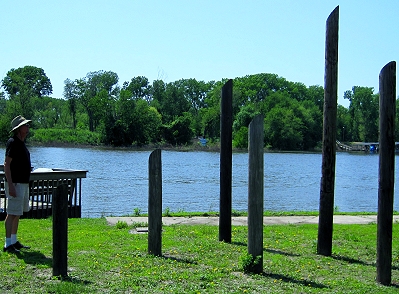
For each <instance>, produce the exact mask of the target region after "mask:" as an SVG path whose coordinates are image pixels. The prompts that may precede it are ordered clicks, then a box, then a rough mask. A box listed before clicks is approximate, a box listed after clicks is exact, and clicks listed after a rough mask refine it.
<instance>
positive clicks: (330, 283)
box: [0, 218, 399, 293]
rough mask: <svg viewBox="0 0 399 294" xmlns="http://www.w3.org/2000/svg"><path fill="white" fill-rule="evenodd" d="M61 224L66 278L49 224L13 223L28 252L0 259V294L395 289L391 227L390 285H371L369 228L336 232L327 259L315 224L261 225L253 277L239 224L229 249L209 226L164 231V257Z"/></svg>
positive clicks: (99, 223) (133, 238)
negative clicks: (258, 269) (259, 262)
mask: <svg viewBox="0 0 399 294" xmlns="http://www.w3.org/2000/svg"><path fill="white" fill-rule="evenodd" d="M1 223H2V224H1V228H0V234H2V236H4V222H1ZM68 227H69V232H68V278H66V279H64V280H60V279H57V278H55V277H52V220H51V219H44V220H31V219H23V220H21V222H20V228H19V233H18V236H19V239H20V241H21V242H22V243H25V244H27V245H30V246H32V249H30V250H25V251H24V252H22V253H20V254H18V255H16V254H8V253H3V252H2V253H1V254H0V264H1V274H0V293H398V291H399V242H398V239H399V224H394V227H393V265H392V282H393V285H392V286H389V287H386V286H381V285H379V284H378V283H376V282H375V278H376V266H375V261H376V231H377V226H376V225H375V224H370V225H335V226H334V241H333V256H332V257H324V256H320V255H317V254H316V245H317V225H284V226H274V225H273V226H265V227H264V255H263V259H264V260H263V268H264V271H263V273H262V274H259V275H253V274H246V273H245V272H244V270H243V268H244V265H245V257H246V254H247V227H233V230H232V243H231V244H228V243H223V242H219V241H218V227H217V226H188V225H176V226H164V227H163V235H162V241H163V246H162V252H163V256H162V257H154V256H151V255H148V254H147V235H146V234H132V233H131V232H130V231H131V230H132V229H133V227H132V226H130V227H129V226H127V224H126V225H124V224H123V223H119V224H118V225H117V226H109V225H107V223H106V220H105V219H104V218H100V219H70V220H69V223H68ZM3 240H4V239H3Z"/></svg>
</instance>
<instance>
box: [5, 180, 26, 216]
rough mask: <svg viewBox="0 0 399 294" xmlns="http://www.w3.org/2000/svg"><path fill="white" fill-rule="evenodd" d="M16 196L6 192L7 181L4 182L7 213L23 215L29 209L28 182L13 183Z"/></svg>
mask: <svg viewBox="0 0 399 294" xmlns="http://www.w3.org/2000/svg"><path fill="white" fill-rule="evenodd" d="M14 185H15V191H16V193H17V197H12V196H10V195H9V193H8V183H7V182H6V183H5V192H6V197H7V214H11V215H23V214H24V212H27V211H29V184H21V183H15V184H14Z"/></svg>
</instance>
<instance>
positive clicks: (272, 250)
mask: <svg viewBox="0 0 399 294" xmlns="http://www.w3.org/2000/svg"><path fill="white" fill-rule="evenodd" d="M231 244H233V245H237V246H247V244H246V243H244V242H231ZM263 251H264V252H268V253H272V254H280V255H284V256H297V257H298V256H301V255H300V254H295V253H289V252H285V251H281V250H276V249H271V248H263Z"/></svg>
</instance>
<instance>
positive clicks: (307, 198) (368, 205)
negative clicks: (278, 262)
mask: <svg viewBox="0 0 399 294" xmlns="http://www.w3.org/2000/svg"><path fill="white" fill-rule="evenodd" d="M0 151H1V152H3V154H4V149H0ZM30 152H31V157H32V165H33V166H34V167H35V168H39V167H45V168H67V169H83V170H88V173H87V178H85V179H82V217H100V216H108V215H116V216H119V215H126V214H132V213H133V212H134V209H135V208H139V209H140V210H141V211H142V212H143V213H145V212H147V208H148V158H149V155H150V153H151V152H150V151H128V150H104V149H94V148H93V149H79V148H50V147H31V148H30ZM264 156H265V157H264V163H265V178H264V186H265V190H264V202H265V203H264V209H265V210H274V211H284V210H285V211H287V210H305V211H317V210H318V209H319V197H320V178H321V159H322V157H321V154H303V153H265V155H264ZM378 160H379V159H378V155H366V154H349V153H337V163H336V183H335V206H336V207H337V208H338V210H339V211H345V212H351V211H369V212H376V211H377V203H378V201H377V199H378ZM219 161H220V158H219V153H214V152H194V151H193V152H176V151H162V180H163V187H162V189H163V210H165V209H166V208H169V209H170V210H171V211H178V210H183V211H204V212H206V211H218V210H219V189H220V187H219V175H220V171H219ZM396 162H397V160H396ZM396 165H398V164H396ZM395 176H396V182H398V181H397V180H398V175H397V173H396V175H395ZM247 185H248V154H247V153H235V154H233V188H232V189H233V190H232V194H233V209H234V210H247V206H248V201H247V197H248V195H247V194H248V187H247ZM396 197H397V193H396V192H395V198H396ZM394 209H395V210H399V207H398V205H397V204H396V203H395V205H394Z"/></svg>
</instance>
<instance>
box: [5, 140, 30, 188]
mask: <svg viewBox="0 0 399 294" xmlns="http://www.w3.org/2000/svg"><path fill="white" fill-rule="evenodd" d="M6 156H8V157H11V158H12V161H11V164H10V169H11V178H12V182H13V183H29V178H30V171H31V162H30V153H29V151H28V148H26V145H25V143H24V142H23V141H21V140H20V139H19V138H18V137H16V136H14V137H12V138H10V139H8V141H7V145H6Z"/></svg>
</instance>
